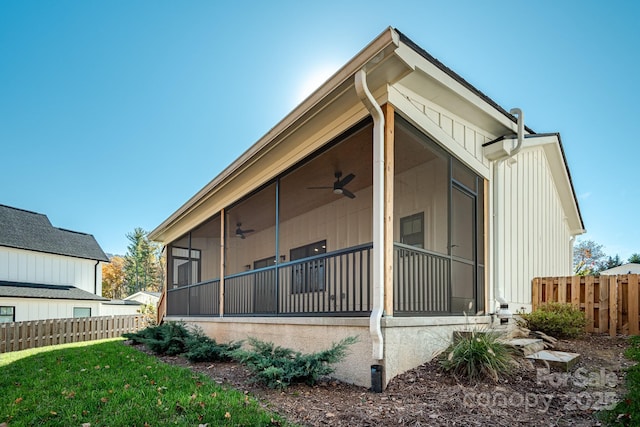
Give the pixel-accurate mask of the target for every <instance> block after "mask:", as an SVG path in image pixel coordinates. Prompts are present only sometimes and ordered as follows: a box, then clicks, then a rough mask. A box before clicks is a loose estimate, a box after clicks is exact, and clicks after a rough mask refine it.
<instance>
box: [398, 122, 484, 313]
mask: <svg viewBox="0 0 640 427" xmlns="http://www.w3.org/2000/svg"><path fill="white" fill-rule="evenodd" d="M395 124H396V128H395V147H394V150H395V151H394V164H395V170H394V173H395V176H394V301H393V304H394V314H395V315H397V316H419V315H442V314H450V315H461V314H463V313H468V314H472V315H475V314H476V313H477V312H479V311H481V310H483V309H484V296H485V289H484V286H485V281H484V247H485V226H484V221H485V218H484V204H485V200H484V181H483V180H482V179H481V178H480V177H479V176H478V175H477V174H476V173H475V172H474V171H473V170H471V169H470V168H468V167H467V166H466V165H464V164H463V163H462V162H460V161H458V160H457V159H456V158H454V157H453V156H452V155H451V154H450V153H449V152H448V151H445V150H444V149H443V148H442V146H441V145H440V144H438V143H437V142H436V141H434V140H433V139H431V138H430V137H429V136H427V135H426V134H425V133H423V132H422V131H421V130H419V129H417V128H416V127H414V126H413V125H412V124H410V123H409V122H407V121H406V120H404V119H403V118H402V117H401V116H399V115H396V117H395ZM419 218H423V220H422V222H423V226H422V227H420V226H419V221H418V220H417V219H419ZM420 228H422V233H423V236H421V235H420V233H419V232H418V231H419V229H420Z"/></svg>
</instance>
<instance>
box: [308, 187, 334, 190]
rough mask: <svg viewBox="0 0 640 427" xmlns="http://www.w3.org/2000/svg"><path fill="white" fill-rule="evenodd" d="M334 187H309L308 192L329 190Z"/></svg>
mask: <svg viewBox="0 0 640 427" xmlns="http://www.w3.org/2000/svg"><path fill="white" fill-rule="evenodd" d="M331 188H333V187H307V190H327V189H331Z"/></svg>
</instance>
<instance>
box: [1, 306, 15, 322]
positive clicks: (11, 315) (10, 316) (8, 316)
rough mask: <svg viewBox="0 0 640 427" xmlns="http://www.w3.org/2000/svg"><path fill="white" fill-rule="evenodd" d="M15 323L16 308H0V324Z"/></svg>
mask: <svg viewBox="0 0 640 427" xmlns="http://www.w3.org/2000/svg"><path fill="white" fill-rule="evenodd" d="M15 321H16V308H15V307H9V306H0V323H9V322H15Z"/></svg>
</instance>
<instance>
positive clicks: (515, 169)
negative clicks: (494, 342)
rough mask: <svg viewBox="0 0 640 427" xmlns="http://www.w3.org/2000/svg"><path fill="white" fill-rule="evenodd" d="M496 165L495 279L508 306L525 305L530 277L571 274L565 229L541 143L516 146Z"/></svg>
mask: <svg viewBox="0 0 640 427" xmlns="http://www.w3.org/2000/svg"><path fill="white" fill-rule="evenodd" d="M500 168H501V171H500V174H501V176H502V179H501V181H502V182H501V185H500V186H501V188H502V191H500V193H501V194H498V195H497V196H498V197H503V198H504V199H503V200H504V204H503V205H502V207H501V209H499V210H498V211H496V212H495V213H496V215H497V224H498V225H499V227H501V229H500V230H499V236H500V238H499V241H498V242H497V244H498V247H499V248H500V250H499V256H498V258H499V259H497V260H496V261H497V270H496V271H495V273H496V280H498V286H500V288H501V289H502V294H503V295H502V296H503V297H504V298H505V299H506V300H507V301H508V302H509V307H510V309H511V311H516V310H519V309H520V308H521V307H524V308H525V309H527V310H528V309H530V307H531V280H532V279H533V278H534V277H540V276H570V275H571V274H572V271H571V240H570V239H571V233H570V229H569V225H568V224H567V221H566V215H565V212H564V210H563V207H562V203H561V200H560V197H559V195H558V192H557V190H556V186H555V183H554V181H553V177H552V175H551V171H550V168H549V163H548V161H547V157H546V155H545V152H544V150H543V149H542V148H540V147H537V148H530V149H525V150H522V151H521V152H520V153H519V154H518V155H517V161H516V162H515V163H512V162H509V161H506V162H503V163H502V165H501V166H500Z"/></svg>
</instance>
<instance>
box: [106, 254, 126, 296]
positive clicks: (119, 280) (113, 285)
mask: <svg viewBox="0 0 640 427" xmlns="http://www.w3.org/2000/svg"><path fill="white" fill-rule="evenodd" d="M124 265H125V260H124V258H122V257H120V256H113V257H111V259H110V260H109V263H108V264H103V265H102V296H103V297H105V298H113V299H121V298H122V297H123V296H124V295H123V294H124V291H125V283H126V275H125V271H124Z"/></svg>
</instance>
